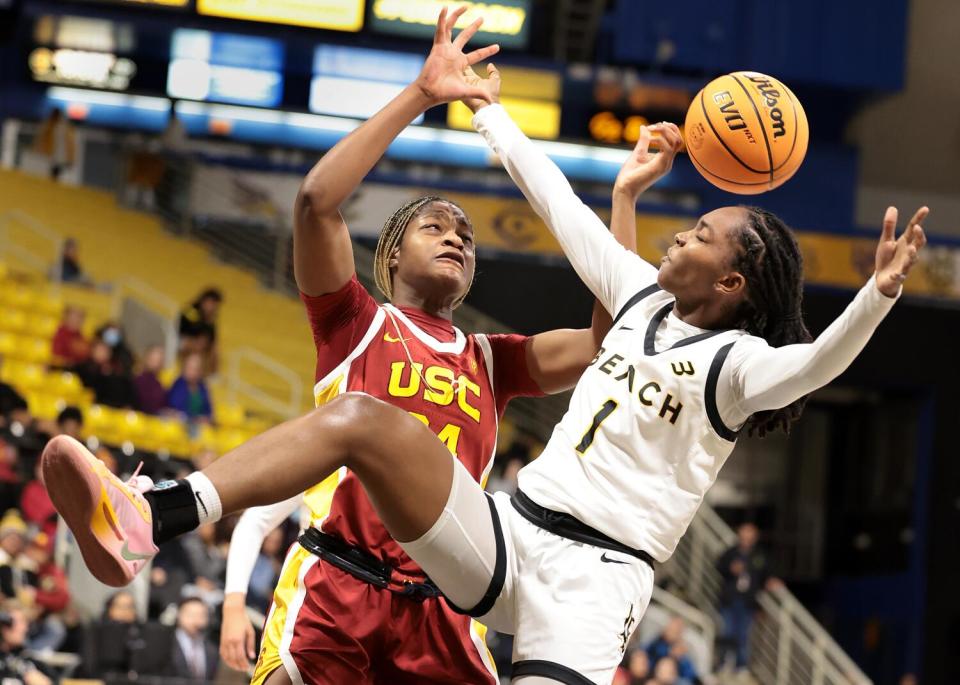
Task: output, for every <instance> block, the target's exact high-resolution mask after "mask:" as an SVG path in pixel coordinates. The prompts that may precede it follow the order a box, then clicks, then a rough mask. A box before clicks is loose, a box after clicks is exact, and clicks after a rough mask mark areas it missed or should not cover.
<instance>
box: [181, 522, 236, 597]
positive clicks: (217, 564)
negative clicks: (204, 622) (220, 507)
mask: <svg viewBox="0 0 960 685" xmlns="http://www.w3.org/2000/svg"><path fill="white" fill-rule="evenodd" d="M183 549H184V551H185V552H186V554H187V559H188V560H189V562H190V569H191V570H192V581H193V582H192V583H191V585H190V586H187V587H185V588H184V589H183V592H184V594H189V595H194V596H198V597H200V598H202V599H203V600H204V602H206V603H207V604H208V605H210V606H214V605H216V604H219V603H221V602H222V601H223V583H224V580H225V576H226V572H227V554H226V551H225V546H223V545H221V544H219V543H218V541H217V528H216V525H215V524H213V523H209V524H206V525H203V526H200V527H199V528H197V530H196V531H195V532H193V533H190V534H188V535H184V536H183Z"/></svg>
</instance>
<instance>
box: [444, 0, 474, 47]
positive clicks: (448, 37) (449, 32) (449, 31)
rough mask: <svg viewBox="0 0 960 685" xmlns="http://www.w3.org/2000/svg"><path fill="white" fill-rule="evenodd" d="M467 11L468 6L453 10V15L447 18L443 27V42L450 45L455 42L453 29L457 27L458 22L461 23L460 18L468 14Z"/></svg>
mask: <svg viewBox="0 0 960 685" xmlns="http://www.w3.org/2000/svg"><path fill="white" fill-rule="evenodd" d="M467 9H468V8H467V6H466V5H462V6H460V7H458V8H457V9H455V10H453V13H452V14H450V16H448V17H447V20H446V22H445V23H444V26H443V42H445V43H449V42H451V41H452V40H453V28H454V27H455V26H456V25H457V22H458V21H460V17H462V16H463V13H464V12H466V11H467Z"/></svg>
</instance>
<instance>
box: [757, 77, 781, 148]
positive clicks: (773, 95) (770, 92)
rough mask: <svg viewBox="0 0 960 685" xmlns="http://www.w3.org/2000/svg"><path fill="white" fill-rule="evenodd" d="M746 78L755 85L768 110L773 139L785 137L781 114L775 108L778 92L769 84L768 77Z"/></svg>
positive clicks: (778, 100) (778, 97)
mask: <svg viewBox="0 0 960 685" xmlns="http://www.w3.org/2000/svg"><path fill="white" fill-rule="evenodd" d="M747 78H749V79H750V80H751V81H753V82H754V83H756V84H757V90H759V91H760V94H761V95H762V96H763V98H764V104H766V105H767V107H769V108H770V119H771V120H772V121H773V123H772V124H771V126H772V127H773V137H774V138H779V137H780V136H783V135H786V133H787V132H786V129H785V127H784V124H783V112H781V111H780V108H779V107H777V104H779V102H780V91H779V90H777V87H776V86H775V85H773V84H772V83H770V79H769V78H768V77H766V76H763V75H762V74H757V75H756V76H748V77H747Z"/></svg>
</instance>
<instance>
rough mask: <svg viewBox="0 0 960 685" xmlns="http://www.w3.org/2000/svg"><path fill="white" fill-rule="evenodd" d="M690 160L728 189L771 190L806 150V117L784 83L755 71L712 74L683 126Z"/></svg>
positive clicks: (790, 172) (743, 191)
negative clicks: (716, 76) (721, 74)
mask: <svg viewBox="0 0 960 685" xmlns="http://www.w3.org/2000/svg"><path fill="white" fill-rule="evenodd" d="M684 130H685V131H686V136H687V152H688V154H689V155H690V161H691V162H693V165H694V166H695V167H696V168H697V171H699V172H700V173H701V174H702V175H703V177H704V178H706V179H707V180H708V181H710V183H712V184H714V185H715V186H717V187H718V188H722V189H724V190H728V191H730V192H731V193H739V194H743V195H753V194H756V193H762V192H764V191H766V190H771V189H773V188H776V187H777V186H779V185H781V184H782V183H784V182H785V181H786V180H787V179H789V178H790V177H791V176H793V174H794V173H796V171H797V169H799V168H800V164H801V162H803V158H804V155H806V153H807V143H808V139H809V129H808V128H807V117H806V114H804V111H803V107H802V106H801V105H800V102H799V101H798V100H797V98H796V96H794V94H793V93H792V92H790V89H789V88H787V87H786V86H785V85H784V84H783V83H781V82H780V81H778V80H777V79H775V78H773V77H772V76H767V75H766V74H760V73H757V72H754V71H738V72H734V73H732V74H727V75H726V76H721V77H719V78H716V79H714V80H713V81H711V82H710V83H708V84H707V85H706V86H704V88H703V90H701V91H700V92H699V93H697V95H696V97H695V98H694V100H693V102H692V103H690V108H689V109H688V110H687V118H686V124H685V126H684Z"/></svg>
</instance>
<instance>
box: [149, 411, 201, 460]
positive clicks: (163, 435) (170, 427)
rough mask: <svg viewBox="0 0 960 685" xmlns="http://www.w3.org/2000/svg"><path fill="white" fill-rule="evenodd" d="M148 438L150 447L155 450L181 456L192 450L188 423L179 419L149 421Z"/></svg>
mask: <svg viewBox="0 0 960 685" xmlns="http://www.w3.org/2000/svg"><path fill="white" fill-rule="evenodd" d="M146 439H147V444H149V445H150V447H149V448H148V449H152V450H153V451H154V452H169V453H170V454H176V455H181V456H188V455H189V454H190V453H191V452H192V449H191V444H190V436H189V435H188V434H187V427H186V424H184V423H183V422H182V421H180V420H178V419H173V418H165V419H155V420H154V421H151V422H149V424H148V434H147V436H146Z"/></svg>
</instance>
